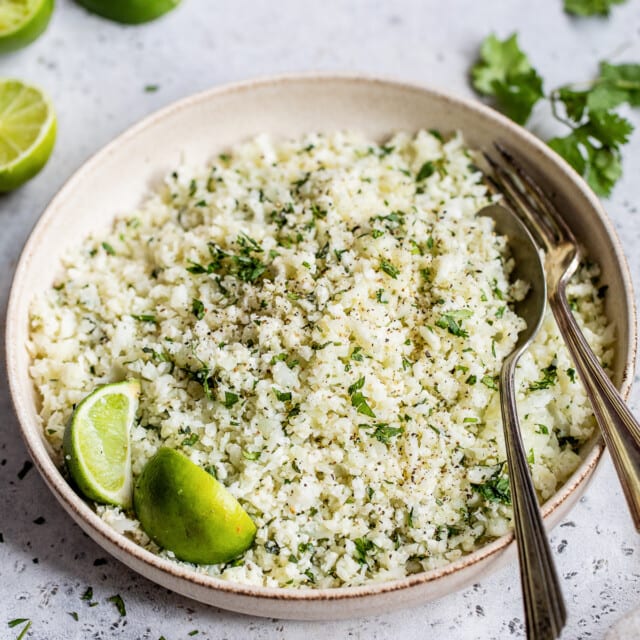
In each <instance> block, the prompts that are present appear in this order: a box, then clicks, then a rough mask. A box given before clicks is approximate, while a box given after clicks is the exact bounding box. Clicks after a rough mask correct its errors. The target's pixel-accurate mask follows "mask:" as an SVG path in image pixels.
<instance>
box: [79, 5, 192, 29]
mask: <svg viewBox="0 0 640 640" xmlns="http://www.w3.org/2000/svg"><path fill="white" fill-rule="evenodd" d="M77 2H78V3H79V4H81V5H82V6H83V7H85V9H89V11H92V12H93V13H97V14H98V15H99V16H102V17H103V18H109V20H115V21H116V22H124V23H125V24H141V23H142V22H149V21H150V20H155V19H156V18H159V17H160V16H161V15H163V14H165V13H167V12H168V11H171V9H175V8H176V7H177V6H178V4H180V0H77Z"/></svg>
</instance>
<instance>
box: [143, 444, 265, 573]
mask: <svg viewBox="0 0 640 640" xmlns="http://www.w3.org/2000/svg"><path fill="white" fill-rule="evenodd" d="M133 505H134V509H135V512H136V515H137V516H138V520H140V524H141V525H142V528H143V529H144V530H145V532H146V533H147V535H148V536H149V537H150V538H151V539H152V540H154V541H155V542H156V543H157V544H159V545H160V546H161V547H164V548H165V549H168V550H169V551H173V553H174V554H175V556H176V558H178V559H179V560H185V561H186V562H195V563H199V564H217V563H219V562H227V561H229V560H231V559H233V558H235V557H236V556H237V555H239V554H241V553H242V552H243V551H246V550H247V549H248V548H249V547H250V546H251V543H252V542H253V539H254V537H255V535H256V526H255V524H253V521H252V520H251V518H250V517H249V515H248V514H247V512H246V511H245V510H244V509H243V508H242V507H241V506H240V503H239V502H238V501H237V500H236V499H235V498H234V497H233V496H232V495H231V494H230V493H229V491H227V489H226V488H225V487H224V486H223V485H221V484H220V483H219V482H218V481H217V480H216V479H215V478H214V477H213V476H211V475H209V474H208V473H207V472H206V471H205V470H204V469H201V468H200V467H199V466H198V465H197V464H194V463H193V462H191V460H189V458H187V457H186V456H185V455H183V454H182V453H180V452H178V451H175V450H173V449H168V448H162V449H160V450H159V451H158V452H157V453H156V454H155V455H154V456H153V457H152V458H151V459H150V460H149V462H148V463H147V464H146V465H145V467H144V469H143V470H142V473H141V474H140V477H139V478H138V481H137V483H136V486H135V489H134V492H133Z"/></svg>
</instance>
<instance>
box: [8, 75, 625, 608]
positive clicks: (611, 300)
mask: <svg viewBox="0 0 640 640" xmlns="http://www.w3.org/2000/svg"><path fill="white" fill-rule="evenodd" d="M419 128H437V129H440V130H441V131H443V132H452V131H456V130H460V131H462V132H463V134H464V136H465V138H466V141H467V143H468V144H469V145H470V146H471V147H474V148H477V149H483V148H490V147H491V145H492V144H493V142H494V141H499V142H501V143H503V144H504V145H505V146H507V147H508V148H510V149H513V150H514V151H515V152H516V153H517V154H518V155H519V156H520V157H523V158H526V163H527V166H528V167H529V168H530V170H531V173H532V174H533V176H534V177H535V178H536V179H538V180H539V181H540V183H541V184H542V185H543V186H544V188H545V190H546V192H547V193H548V194H549V195H550V196H551V197H552V198H553V199H554V200H555V201H556V203H557V205H558V208H559V209H560V211H561V212H562V213H563V215H565V216H566V218H567V220H568V221H569V223H570V225H571V227H572V229H573V230H574V231H575V233H576V235H577V236H578V237H579V238H580V240H581V241H582V242H583V243H584V245H585V247H586V250H587V253H588V255H589V257H590V258H591V259H593V260H595V261H597V262H598V263H600V265H601V268H602V272H603V278H602V279H603V281H604V282H605V283H606V284H607V285H608V286H609V290H608V291H609V294H608V296H607V313H608V316H609V318H610V319H611V321H613V323H614V324H615V328H616V335H617V344H616V353H615V365H614V381H615V383H616V385H617V386H618V387H620V388H622V389H623V391H626V390H627V388H628V385H629V380H630V379H631V377H632V375H631V374H632V371H633V366H634V359H635V338H634V327H635V317H634V313H635V312H634V299H633V295H632V290H631V284H630V280H629V276H628V272H627V269H626V265H625V261H624V257H623V255H622V253H621V250H620V247H619V245H618V243H617V240H616V238H615V234H614V232H613V230H612V226H611V224H610V223H609V222H608V220H607V219H606V216H605V214H604V212H603V211H602V209H601V206H600V204H599V201H598V200H597V199H596V198H595V196H593V194H592V193H591V192H590V191H589V190H588V189H587V187H586V186H585V185H584V183H583V182H582V181H581V180H579V179H578V178H577V176H576V175H575V174H574V173H573V172H572V171H571V169H570V168H569V167H568V166H567V165H565V164H564V163H563V162H562V161H561V160H560V159H559V158H557V157H556V156H555V155H554V154H552V152H550V151H549V150H548V148H547V147H546V146H545V145H544V144H542V143H540V142H539V141H538V140H537V139H536V138H534V137H533V136H532V135H530V134H527V133H526V132H524V131H523V130H522V129H520V128H519V127H517V126H515V125H514V124H513V123H511V122H510V121H508V120H507V119H506V118H503V117H502V116H500V115H498V114H496V113H495V112H493V111H491V110H489V109H487V108H484V107H482V106H480V105H477V104H473V103H468V102H465V101H461V100H457V99H454V98H451V97H447V96H444V95H442V94H438V93H434V92H431V91H428V90H425V89H423V88H420V87H415V86H410V85H405V84H400V83H394V82H389V81H382V80H374V79H365V78H355V77H317V76H313V77H312V76H302V77H290V78H280V79H275V80H265V81H259V82H254V83H245V84H241V85H234V86H231V87H227V88H222V89H217V90H212V91H209V92H206V93H203V94H199V95H196V96H194V97H192V98H188V99H186V100H183V101H181V102H179V103H177V104H175V105H172V106H170V107H168V108H166V109H164V110H163V111H161V112H158V113H157V114H154V115H152V116H150V117H149V118H147V119H146V120H144V121H143V122H141V123H140V124H139V125H136V126H135V127H133V128H132V129H130V130H129V131H127V132H126V133H125V134H123V135H122V136H120V137H119V138H118V139H116V140H115V141H114V142H113V143H111V144H110V145H109V146H107V147H106V148H105V149H103V150H102V151H101V152H100V153H98V154H97V155H96V156H95V157H94V158H92V159H91V160H90V161H89V162H88V163H86V164H85V165H84V166H83V167H82V168H81V169H80V170H79V171H78V172H77V173H76V174H75V175H74V176H73V177H72V178H71V179H70V181H69V182H68V183H67V184H66V185H65V187H64V188H63V189H62V190H61V191H60V192H59V194H58V195H57V196H56V197H55V198H54V200H53V201H52V202H51V204H50V205H49V207H48V208H47V210H46V211H45V213H44V214H43V216H42V218H41V219H40V221H39V223H38V224H37V225H36V227H35V229H34V231H33V233H32V235H31V237H30V239H29V241H28V243H27V245H26V247H25V249H24V252H23V255H22V258H21V260H20V263H19V265H18V268H17V271H16V275H15V279H14V284H13V288H12V292H11V298H10V304H9V312H8V317H7V366H8V374H9V381H10V387H11V393H12V396H13V400H14V404H15V407H16V411H17V414H18V417H19V420H20V424H21V428H22V432H23V435H24V438H25V440H26V442H27V445H28V447H29V450H30V452H31V454H32V456H33V457H34V460H35V462H36V464H37V466H38V468H39V470H40V471H41V473H42V474H43V476H44V478H45V480H46V481H47V483H48V484H49V486H50V487H51V488H52V490H53V491H54V493H55V494H56V497H57V498H58V499H59V500H60V501H61V502H62V504H63V505H64V506H65V508H67V510H68V511H70V512H73V513H72V514H74V517H76V516H77V517H76V519H77V520H81V521H83V527H84V528H85V529H86V530H87V531H89V532H90V533H91V534H92V535H94V537H96V539H98V541H100V542H101V543H104V541H105V540H107V539H110V540H112V541H113V537H112V534H110V533H108V532H107V531H106V530H105V527H106V525H104V524H103V523H102V522H101V521H100V520H99V519H98V518H97V516H95V514H93V512H91V510H90V509H89V508H88V507H87V506H86V505H84V503H83V502H82V501H81V500H80V498H78V497H77V496H76V495H75V494H74V493H73V491H72V490H71V488H70V487H69V486H68V485H67V483H66V482H65V480H64V479H63V478H62V476H61V474H60V472H59V471H58V470H57V468H56V467H55V465H54V464H53V462H52V460H51V458H50V456H49V454H48V452H47V447H46V444H45V442H44V438H43V436H42V433H41V429H40V426H39V422H38V419H37V403H38V399H37V394H36V392H35V390H34V389H33V385H32V383H31V380H30V378H29V371H28V369H29V355H28V353H27V350H26V348H25V344H26V341H27V337H28V313H29V304H30V300H31V299H32V296H33V294H34V293H35V292H37V291H40V290H42V289H44V288H45V287H48V286H49V285H50V284H51V282H52V280H53V278H54V276H55V274H56V272H57V270H58V269H59V267H58V265H59V259H60V257H61V255H62V254H63V253H64V252H65V251H66V250H67V249H68V248H70V247H71V246H74V245H77V244H79V243H80V242H81V241H82V240H83V238H84V237H85V236H86V235H87V234H89V233H90V232H92V231H96V230H98V229H100V228H104V227H108V226H109V225H110V224H111V221H112V220H113V218H114V216H116V215H118V214H119V213H126V212H128V211H130V210H132V209H134V208H135V207H136V206H137V205H138V204H139V203H140V202H141V200H142V199H143V197H144V195H145V194H146V193H148V192H149V190H150V189H152V188H153V185H154V183H156V182H157V181H158V180H160V179H161V178H162V177H163V176H164V175H165V174H167V173H168V172H170V171H171V170H172V169H173V168H174V167H175V166H176V165H178V164H180V163H182V162H187V163H189V164H196V165H197V164H202V163H205V162H206V161H207V160H208V159H210V158H212V157H213V156H215V155H216V154H218V153H220V152H221V151H223V150H224V149H225V148H227V147H228V146H230V145H232V144H235V143H237V142H239V141H242V140H245V139H247V138H250V137H251V136H254V135H256V134H259V133H262V132H268V133H270V134H271V135H273V136H276V137H277V136H287V137H289V136H297V135H302V134H304V133H307V132H309V131H333V130H341V129H357V130H360V131H363V132H364V133H366V134H367V135H369V136H372V137H374V138H375V139H377V140H379V141H382V140H384V139H385V137H387V136H389V135H390V134H392V133H394V132H396V131H398V130H408V131H415V130H417V129H419ZM614 305H615V309H614ZM598 446H599V445H598V444H596V442H595V440H594V442H593V443H592V447H591V448H589V447H586V449H587V450H586V451H584V452H583V457H584V458H585V462H584V463H583V468H581V469H579V470H578V471H577V472H576V475H574V479H572V480H569V481H568V482H567V484H566V485H565V487H564V488H563V489H561V491H560V492H559V494H558V496H557V497H556V498H555V499H553V500H552V501H551V502H553V503H554V504H555V505H556V506H557V505H558V504H560V503H562V502H564V501H565V498H567V496H568V495H569V493H571V492H573V491H574V490H575V489H576V486H578V485H584V484H585V482H584V481H585V479H586V478H585V476H586V475H588V474H586V473H585V465H587V466H588V465H591V466H593V465H594V464H595V462H594V460H595V459H597V455H596V457H595V458H594V455H595V454H594V450H593V447H598ZM590 456H591V457H590ZM576 478H577V481H576V480H575V479H576ZM553 508H554V507H553V505H552V506H551V507H550V506H549V505H547V508H546V509H545V511H547V512H549V511H550V510H553ZM113 535H117V534H113ZM508 541H509V540H504V541H503V544H502V546H505V545H506V544H507V543H508ZM131 544H132V545H133V543H131ZM125 546H126V545H125ZM498 546H499V545H498ZM123 548H124V547H123ZM125 551H126V552H127V553H129V552H130V551H131V547H127V548H126V549H125ZM147 555H150V554H147ZM469 557H470V556H469ZM469 557H467V558H469ZM145 558H146V559H145ZM463 560H465V559H463ZM138 562H140V563H142V564H143V565H144V564H145V563H146V564H147V565H148V564H149V562H151V561H150V560H149V558H148V557H146V556H145V554H144V553H142V552H141V550H140V552H139V553H138ZM468 564H469V563H468V561H466V560H465V562H462V563H460V564H459V567H458V568H461V569H463V568H464V567H466V566H468ZM158 566H160V565H158ZM138 569H139V570H141V571H142V572H143V573H147V574H148V573H149V572H146V571H144V567H142V568H140V567H138ZM454 569H455V567H454ZM163 570H164V569H163ZM188 573H189V572H186V573H185V575H187V577H188ZM194 575H195V574H194ZM433 577H438V576H437V575H435V576H431V577H428V579H431V578H433ZM426 579H427V578H425V580H426ZM218 583H219V581H217V582H216V581H214V580H211V585H214V584H218ZM218 586H219V585H218ZM398 586H401V585H399V584H398V585H396V587H395V588H398ZM178 590H180V589H178ZM182 590H183V592H185V589H182ZM257 591H259V590H257ZM189 595H194V594H192V593H189ZM365 595H366V593H365ZM194 597H198V595H197V594H196V595H195V596H194ZM292 597H293V596H292ZM313 597H314V596H313V595H310V596H305V598H306V599H309V598H313ZM319 597H321V596H319ZM267 615H268V614H267Z"/></svg>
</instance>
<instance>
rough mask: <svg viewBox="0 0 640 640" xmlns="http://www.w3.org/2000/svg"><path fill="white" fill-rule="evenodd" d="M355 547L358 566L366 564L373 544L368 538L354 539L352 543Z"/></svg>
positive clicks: (373, 547)
mask: <svg viewBox="0 0 640 640" xmlns="http://www.w3.org/2000/svg"><path fill="white" fill-rule="evenodd" d="M353 544H355V546H356V551H355V556H354V557H355V559H356V560H357V561H358V562H359V563H360V564H367V555H368V554H369V553H371V552H372V551H373V550H374V549H375V544H373V542H372V541H371V540H369V539H368V538H364V537H363V538H356V539H355V540H354V541H353Z"/></svg>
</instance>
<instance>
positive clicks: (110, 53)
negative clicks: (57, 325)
mask: <svg viewBox="0 0 640 640" xmlns="http://www.w3.org/2000/svg"><path fill="white" fill-rule="evenodd" d="M57 5H58V6H57V8H56V12H55V15H54V18H53V20H52V23H51V25H50V27H49V29H48V31H47V32H46V34H45V35H44V36H43V37H42V38H40V39H39V40H38V41H37V42H36V43H35V44H34V45H32V46H31V47H29V48H27V49H24V50H22V51H19V52H17V53H14V54H10V55H7V56H4V57H2V58H0V77H7V76H15V77H19V78H21V79H24V80H29V81H32V82H34V83H37V84H38V85H40V86H42V87H43V88H45V89H46V90H47V91H48V92H49V93H50V94H51V96H52V98H53V101H54V103H55V105H56V108H57V111H58V119H59V134H58V142H57V146H56V149H55V152H54V155H53V157H52V159H51V161H50V162H49V164H48V166H47V167H46V169H45V170H44V172H43V173H42V174H40V175H39V176H38V177H37V178H36V179H35V180H33V181H32V182H30V183H29V184H28V185H27V186H25V187H24V188H22V189H21V190H19V191H17V192H15V193H13V194H11V195H9V196H1V197H0V316H1V318H2V322H4V314H5V310H6V299H7V295H8V290H9V286H10V282H11V278H12V274H13V270H14V268H15V264H16V261H17V259H18V257H19V254H20V250H21V247H22V245H23V243H24V241H25V240H26V238H27V236H28V233H29V231H30V229H31V227H32V226H33V224H34V223H35V221H36V220H37V218H38V216H39V214H40V213H41V211H42V210H43V208H44V206H45V205H46V203H47V202H48V201H49V200H50V198H51V197H52V196H53V194H54V193H55V192H56V191H57V189H58V188H59V187H60V186H61V185H62V183H63V182H64V181H65V180H66V179H67V178H68V177H69V176H70V174H71V173H72V172H73V171H74V170H75V169H76V168H78V167H79V166H80V164H81V163H82V162H83V161H84V160H85V159H86V158H87V157H88V156H89V155H90V154H92V153H93V152H95V151H96V150H98V149H99V148H100V147H101V146H102V145H104V144H105V143H106V142H107V141H109V140H110V139H112V138H113V137H114V136H115V135H116V134H118V133H119V132H121V131H122V130H123V129H124V128H126V127H127V126H129V125H130V124H132V123H134V122H135V121H137V120H138V119H140V118H141V117H143V116H145V115H147V114H148V113H150V112H152V111H154V110H155V109H157V108H159V107H161V106H163V105H165V104H168V103H170V102H172V101H174V100H176V99H178V98H181V97H183V96H186V95H188V94H191V93H194V92H196V91H199V90H201V89H205V88H208V87H211V86H214V85H219V84H222V83H225V82H228V81H234V80H241V79H246V78H251V77H256V76H260V75H267V74H272V73H279V72H287V71H308V70H339V71H363V72H367V73H373V74H380V75H386V76H392V77H396V78H400V79H408V80H412V81H417V82H420V83H425V84H429V85H432V86H434V87H437V88H441V89H446V90H448V91H450V92H452V93H456V94H461V95H468V96H470V95H472V92H471V90H470V89H469V86H468V80H467V73H468V69H469V66H470V64H471V63H472V62H473V60H474V58H475V56H476V54H477V50H478V46H479V43H480V42H481V40H482V39H483V38H484V37H485V36H486V35H487V34H488V33H489V32H491V31H495V32H496V33H497V34H498V35H499V36H500V37H506V36H507V35H509V34H510V33H511V32H512V31H516V30H517V31H518V32H519V33H520V40H521V45H522V47H523V49H524V50H525V51H527V52H528V53H529V55H530V57H531V59H532V61H533V63H534V64H535V66H536V67H537V68H538V70H539V71H540V73H541V74H542V76H543V77H544V78H545V80H546V87H547V88H548V89H550V88H552V87H554V86H557V85H558V84H560V83H564V82H569V81H575V80H583V79H589V78H590V77H592V76H593V74H594V73H595V71H596V68H597V63H598V61H599V60H601V59H604V58H606V59H609V60H613V61H615V62H623V61H633V62H640V2H638V0H629V1H628V2H627V4H626V5H623V6H620V7H616V8H615V9H614V10H613V13H612V16H611V17H610V19H608V20H601V19H574V18H569V17H568V16H566V15H565V14H564V13H563V12H562V10H561V0H537V1H536V2H528V1H524V0H482V1H478V0H447V1H443V0H396V1H395V2H393V3H391V2H374V1H372V0H359V1H353V2H346V1H342V2H341V1H340V0H323V1H322V2H313V3H312V2H303V1H299V0H298V1H297V0H280V1H279V2H274V1H273V0H271V1H269V2H267V1H261V0H238V1H236V2H229V1H227V2H224V1H219V2H213V1H212V0H183V6H181V7H180V8H179V9H178V10H176V11H175V12H173V13H172V14H170V15H168V16H167V17H165V18H164V19H161V20H159V21H157V22H155V23H151V24H148V25H145V26H141V27H123V26H120V25H116V24H112V23H110V22H108V21H105V20H102V19H100V18H97V17H93V16H90V15H89V14H87V13H86V12H85V11H84V10H82V9H81V8H79V7H78V6H77V5H75V4H74V3H73V2H71V0H58V2H57ZM147 85H158V87H159V88H158V90H157V91H156V92H155V93H149V92H145V86H147ZM631 117H632V119H633V120H634V122H635V123H636V126H640V113H638V111H637V110H636V112H635V113H633V114H631ZM549 123H550V119H549V115H548V113H547V110H546V109H545V107H542V108H540V109H539V110H538V111H537V112H536V114H535V117H534V120H533V124H532V125H531V128H533V129H534V130H535V131H537V132H541V133H548V132H549V131H550V130H551V129H550V127H549ZM638 176H640V133H636V134H635V136H634V138H633V140H632V144H630V145H629V146H628V147H627V149H626V150H625V178H624V179H623V180H622V181H621V182H620V184H619V185H618V187H617V188H616V190H615V193H614V195H613V197H612V198H611V199H610V200H609V201H608V202H606V203H605V205H606V207H607V209H608V211H609V213H610V215H611V217H612V219H613V220H614V222H615V226H616V228H617V230H618V233H619V234H620V236H621V239H622V242H623V245H624V247H625V250H626V252H627V255H628V257H629V262H630V266H631V271H632V275H633V278H634V281H635V283H636V286H640V284H639V283H640V255H639V252H638V244H639V242H640V218H639V214H638V209H637V205H636V201H637V198H638V196H639V195H640V186H638V185H639V184H640V183H639V181H638ZM114 188H117V185H114ZM2 330H3V331H4V329H3V327H2ZM1 358H2V356H0V359H1ZM0 366H2V369H1V370H2V372H3V373H2V374H0V532H1V533H2V539H3V542H2V543H0V638H1V639H2V640H4V639H5V638H7V639H10V640H11V639H13V638H15V637H17V635H18V630H19V629H20V628H21V627H16V628H15V629H9V628H8V626H7V623H8V621H9V620H11V619H13V618H18V617H24V618H29V619H31V620H32V627H31V631H30V633H29V635H28V636H27V637H28V638H34V639H38V640H59V639H67V638H78V639H80V638H82V639H84V638H87V639H88V638H96V639H97V638H105V639H106V638H135V639H138V638H141V639H142V638H144V639H150V640H158V639H159V638H160V637H161V636H164V637H165V638H166V640H179V639H184V640H187V639H189V638H208V639H218V638H220V639H222V638H226V639H228V640H236V639H237V640H240V639H243V640H244V639H246V638H261V639H265V640H266V639H275V638H286V639H294V638H305V639H310V638H315V637H323V638H327V639H328V638H402V639H403V640H410V639H412V638H431V637H433V638H446V639H447V640H449V639H451V640H456V639H459V638H463V639H467V638H469V639H475V638H478V639H485V638H500V639H501V638H521V637H524V634H523V626H522V607H521V601H520V594H519V584H518V575H517V567H516V566H515V565H513V566H510V567H508V568H506V569H504V570H502V571H501V572H499V573H498V574H495V575H492V576H487V578H486V579H485V580H483V581H482V582H481V583H479V584H476V585H474V586H473V587H471V588H469V589H467V590H465V591H462V592H459V593H456V594H453V595H450V596H448V597H446V598H443V599H442V600H439V601H437V602H433V603H430V604H426V605H424V606H422V607H420V608H416V609H412V610H408V611H401V612H398V613H392V614H388V615H380V616H377V617H373V618H369V619H362V620H351V621H341V622H332V623H324V624H321V623H302V622H288V621H279V620H263V619H258V618H251V617H245V616H240V615H236V614H233V613H228V612H225V611H221V610H217V609H213V608H210V607H206V606H204V605H200V604H198V603H196V602H193V601H190V600H188V599H186V598H183V597H181V596H178V595H175V594H172V593H170V592H168V591H166V590H165V589H162V588H160V587H158V586H156V585H155V584H152V583H151V582H148V581H147V580H145V579H144V578H141V577H139V576H137V575H136V574H134V573H133V572H132V571H130V570H129V569H127V568H126V567H125V566H124V565H122V564H120V563H119V562H117V561H116V560H113V559H111V558H110V557H108V556H107V554H106V553H105V552H103V551H102V549H101V548H100V547H98V546H97V545H96V544H95V543H93V542H92V541H91V540H90V539H89V538H88V537H86V536H85V535H84V534H83V533H82V532H81V530H80V529H79V528H78V527H77V526H76V525H75V524H74V523H73V522H72V520H71V519H70V518H69V517H68V516H67V515H66V514H65V513H64V512H63V510H62V508H61V507H59V506H58V504H57V503H56V502H55V500H54V499H53V497H52V496H51V494H50V493H49V491H48V490H47V489H46V487H45V486H44V484H43V482H42V481H41V480H40V478H39V476H38V474H37V472H36V471H34V470H31V471H29V472H28V473H27V474H26V476H24V477H23V479H19V477H18V473H19V472H20V471H21V469H22V468H23V465H24V463H25V461H26V460H27V459H28V455H27V453H26V450H25V447H24V445H23V443H22V440H21V438H20V436H19V432H18V425H17V422H16V419H15V418H14V415H13V411H12V407H11V403H10V399H9V396H8V390H7V384H6V379H5V376H4V367H3V362H0ZM638 389H640V387H638V388H637V389H636V390H634V392H633V393H632V397H631V402H632V406H633V407H634V408H636V409H637V408H638V407H639V405H640V403H639V400H640V391H639V390H638ZM40 518H42V519H44V522H43V523H42V524H36V523H34V521H38V522H41V520H40ZM551 540H552V546H553V548H554V549H555V550H556V552H557V553H556V559H557V564H558V569H559V572H560V574H561V576H562V584H563V588H564V592H565V597H566V601H567V605H568V609H569V621H568V625H567V628H566V630H565V633H564V635H563V638H565V639H574V638H576V639H577V638H604V637H605V635H606V633H607V631H608V630H609V629H610V627H611V626H612V625H613V624H614V623H615V622H616V621H618V620H619V619H620V618H621V617H622V616H623V615H624V614H625V613H626V612H628V611H629V610H631V609H633V608H634V607H636V606H638V605H640V545H639V544H638V540H639V538H638V535H637V534H636V533H635V531H634V530H633V528H632V525H631V522H630V519H629V517H628V515H627V513H626V512H625V505H624V502H623V499H622V496H621V492H620V489H619V487H618V483H617V480H616V477H615V475H614V473H613V471H612V467H611V463H610V461H609V459H608V457H606V458H605V460H604V462H603V464H602V465H601V468H600V471H599V472H598V474H597V476H596V477H595V479H594V480H593V481H592V483H591V485H590V487H589V489H588V490H587V492H586V494H585V496H584V498H583V499H582V500H581V502H580V504H579V505H578V506H577V507H576V508H575V509H574V510H573V511H572V512H571V513H570V515H569V517H568V518H567V519H566V520H565V521H563V523H562V524H561V525H560V526H559V527H557V528H556V529H555V530H554V532H553V534H552V538H551ZM105 560H106V563H105V562H104V561H105ZM88 586H92V587H93V591H94V600H95V601H96V602H98V605H97V606H95V607H89V606H88V603H87V602H85V601H82V600H81V596H82V594H83V593H84V592H85V590H86V588H87V587H88ZM117 593H119V594H120V595H121V596H122V598H123V599H124V601H125V603H126V607H127V616H126V617H125V618H121V617H120V616H119V614H118V612H117V610H116V608H115V606H114V605H113V604H112V603H110V602H109V601H108V600H107V599H108V598H109V597H110V596H112V595H114V594H117ZM70 612H76V613H77V615H78V618H79V619H78V621H75V620H74V619H73V617H72V616H71V615H70ZM194 630H197V631H198V632H199V633H198V634H197V635H195V634H194V635H193V636H190V635H188V634H189V633H190V632H192V631H194Z"/></svg>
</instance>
